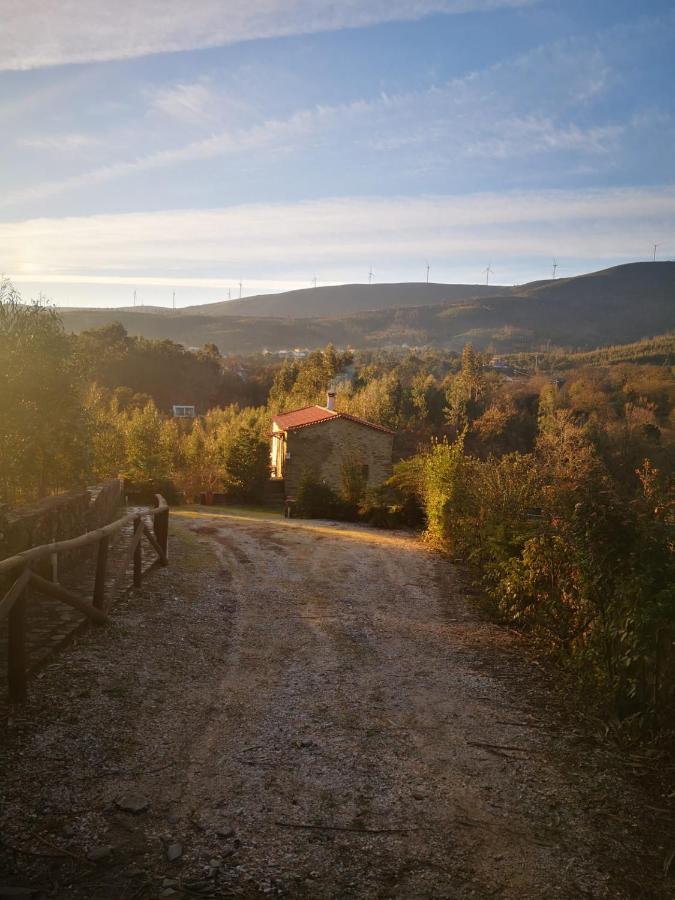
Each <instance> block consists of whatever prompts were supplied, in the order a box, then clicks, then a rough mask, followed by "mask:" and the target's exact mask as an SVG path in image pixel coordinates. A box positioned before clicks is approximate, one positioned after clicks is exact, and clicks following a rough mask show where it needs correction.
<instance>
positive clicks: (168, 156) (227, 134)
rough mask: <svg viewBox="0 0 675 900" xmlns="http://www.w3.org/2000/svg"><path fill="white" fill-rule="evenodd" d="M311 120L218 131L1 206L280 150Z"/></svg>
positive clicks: (299, 116)
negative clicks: (203, 162)
mask: <svg viewBox="0 0 675 900" xmlns="http://www.w3.org/2000/svg"><path fill="white" fill-rule="evenodd" d="M314 117H315V114H314V112H313V111H311V110H302V111H300V112H298V113H296V114H295V115H293V116H291V117H289V118H288V119H285V120H276V119H273V120H269V121H267V122H263V123H262V124H260V125H256V126H253V127H251V128H248V129H242V130H239V131H229V130H228V131H221V132H218V133H217V134H214V135H211V136H210V137H208V138H204V139H201V140H198V141H191V142H190V143H188V144H185V145H183V146H180V147H174V148H170V149H167V150H160V151H157V152H156V153H149V154H147V155H145V156H139V157H136V158H135V159H131V160H128V161H122V162H115V163H111V164H109V165H104V166H100V167H98V168H96V169H91V170H90V171H87V172H82V173H81V174H77V175H73V176H70V177H67V178H63V179H58V180H54V181H44V182H38V183H37V184H35V185H32V186H31V187H28V188H24V189H18V190H16V191H9V192H7V193H6V194H5V195H4V197H2V198H1V199H0V207H8V206H12V205H14V204H15V203H20V202H24V201H28V200H42V199H45V198H48V197H54V196H57V195H59V194H64V193H68V192H69V191H73V190H77V189H80V188H84V187H89V186H92V185H96V184H101V183H103V182H106V181H113V180H115V179H118V178H124V177H128V176H130V175H136V174H138V173H141V172H148V171H151V170H153V169H164V168H167V167H170V166H176V165H179V164H181V163H187V162H195V161H198V160H206V159H214V158H216V157H220V156H227V155H228V154H234V153H242V152H244V151H247V150H254V149H261V148H264V147H280V146H283V145H284V144H285V143H287V142H288V141H290V140H292V139H293V138H296V137H297V136H298V135H301V134H306V133H308V131H309V130H310V129H311V127H312V123H313V120H314Z"/></svg>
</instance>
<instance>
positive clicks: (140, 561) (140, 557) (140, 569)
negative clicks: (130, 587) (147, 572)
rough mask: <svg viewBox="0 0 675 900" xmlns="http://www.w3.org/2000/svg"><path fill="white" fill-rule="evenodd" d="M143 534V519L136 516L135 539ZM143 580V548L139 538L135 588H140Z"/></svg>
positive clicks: (136, 554) (136, 552)
mask: <svg viewBox="0 0 675 900" xmlns="http://www.w3.org/2000/svg"><path fill="white" fill-rule="evenodd" d="M139 531H140V533H141V534H142V533H143V519H142V518H141V517H140V516H136V517H135V519H134V537H136V536H137V535H138V534H139ZM142 580H143V548H142V547H141V538H140V537H139V538H138V542H137V543H136V547H135V549H134V587H140V586H141V584H142Z"/></svg>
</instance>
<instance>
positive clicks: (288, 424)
mask: <svg viewBox="0 0 675 900" xmlns="http://www.w3.org/2000/svg"><path fill="white" fill-rule="evenodd" d="M336 415H337V413H335V412H331V410H330V409H324V407H323V406H303V407H302V408H301V409H293V410H291V411H290V412H287V413H282V414H281V415H279V416H275V417H274V419H273V420H272V421H273V422H274V423H275V424H276V425H278V426H279V428H281V430H282V431H288V429H289V428H301V427H302V426H303V425H314V423H315V422H323V420H324V419H334V418H335V416H336Z"/></svg>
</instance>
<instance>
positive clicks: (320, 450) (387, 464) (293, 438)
mask: <svg viewBox="0 0 675 900" xmlns="http://www.w3.org/2000/svg"><path fill="white" fill-rule="evenodd" d="M334 403H335V394H334V393H332V392H329V394H328V402H327V404H326V406H305V407H303V408H302V409H294V410H292V411H290V412H287V413H282V414H281V415H277V416H274V418H273V420H272V447H271V471H272V479H273V481H281V480H283V485H284V494H285V496H286V498H287V499H294V498H295V497H296V496H297V493H298V487H299V485H300V480H301V478H302V476H303V474H304V473H305V472H311V473H312V474H313V475H314V476H316V477H317V478H319V479H320V480H321V481H324V482H325V483H326V484H328V485H329V486H330V487H331V488H333V490H335V491H339V490H340V488H341V486H342V472H343V466H344V465H345V464H346V463H350V462H355V463H356V464H358V465H360V466H361V467H362V471H363V476H364V480H365V482H366V484H367V486H368V487H376V486H377V485H380V484H382V482H384V481H386V480H387V478H389V476H390V475H391V472H392V462H391V457H392V449H393V444H394V432H393V431H392V430H391V429H389V428H384V427H383V426H382V425H375V424H373V423H372V422H366V421H365V419H358V418H357V417H356V416H351V415H349V414H347V413H342V412H336V411H335V409H334Z"/></svg>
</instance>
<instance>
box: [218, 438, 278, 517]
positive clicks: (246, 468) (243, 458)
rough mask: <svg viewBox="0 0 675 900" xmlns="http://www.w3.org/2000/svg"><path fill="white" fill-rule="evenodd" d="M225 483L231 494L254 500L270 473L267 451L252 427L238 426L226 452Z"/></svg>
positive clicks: (259, 495)
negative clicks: (239, 427)
mask: <svg viewBox="0 0 675 900" xmlns="http://www.w3.org/2000/svg"><path fill="white" fill-rule="evenodd" d="M225 471H226V483H227V485H228V489H229V491H230V492H231V493H232V495H233V496H235V497H237V498H239V499H242V500H257V499H260V497H261V496H262V493H263V490H264V487H265V484H266V482H267V480H268V478H269V475H270V451H269V445H268V443H267V441H263V440H262V439H261V438H260V436H259V435H258V434H257V433H256V431H255V430H254V429H253V428H251V427H246V426H245V427H243V428H241V429H240V430H239V431H238V433H237V434H236V436H235V437H234V440H233V441H232V442H231V443H230V445H229V446H228V448H227V450H226V453H225Z"/></svg>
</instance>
